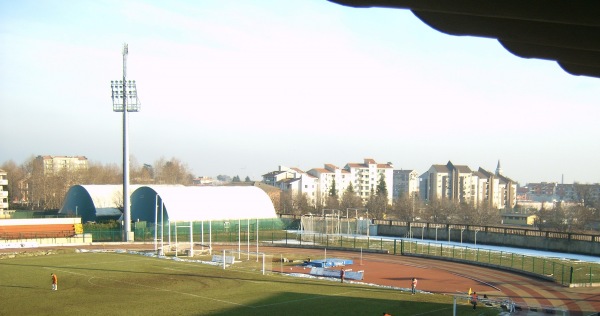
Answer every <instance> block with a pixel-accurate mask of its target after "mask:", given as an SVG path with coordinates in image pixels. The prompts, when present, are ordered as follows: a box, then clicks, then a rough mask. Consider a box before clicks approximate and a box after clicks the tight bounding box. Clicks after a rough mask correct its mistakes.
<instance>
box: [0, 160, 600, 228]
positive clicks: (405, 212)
mask: <svg viewBox="0 0 600 316" xmlns="http://www.w3.org/2000/svg"><path fill="white" fill-rule="evenodd" d="M0 169H3V170H4V171H6V172H7V178H8V195H9V201H10V202H11V206H12V207H13V208H20V209H31V210H53V209H54V210H56V209H59V208H60V207H61V206H62V203H63V199H64V197H65V195H66V193H67V191H68V189H69V188H70V187H71V186H73V185H77V184H122V183H123V173H122V169H121V167H120V166H119V165H116V164H101V163H96V162H88V168H87V169H81V170H69V169H62V170H60V171H58V172H56V173H50V174H48V173H44V171H43V166H41V165H40V164H39V162H38V161H36V159H35V157H33V156H32V157H30V158H29V159H27V160H26V161H25V162H24V163H22V164H20V165H19V164H17V163H15V162H14V161H12V160H9V161H6V162H4V163H3V164H2V165H0ZM193 179H194V176H193V175H192V173H191V171H190V169H189V167H188V166H187V164H186V163H184V162H182V161H180V160H179V159H177V158H171V159H168V160H167V159H165V158H160V159H158V160H156V161H155V162H154V164H152V165H150V164H140V163H139V162H138V161H137V160H136V159H135V158H134V157H132V158H131V159H130V182H131V184H181V185H192V183H193ZM217 179H218V180H221V181H223V180H231V182H242V181H241V179H240V177H239V176H234V177H233V178H230V177H229V176H225V175H219V176H218V177H217ZM385 181H386V180H385V176H384V175H383V174H382V175H381V177H380V179H379V180H378V183H377V185H376V187H375V188H374V189H373V190H371V193H370V195H369V197H368V198H366V199H363V198H362V197H360V196H359V195H358V193H357V192H356V190H355V189H354V187H353V185H352V184H350V185H349V186H348V187H347V188H345V189H343V190H340V189H338V188H337V187H336V183H335V181H333V183H332V185H331V187H330V189H329V191H328V192H326V193H324V194H321V193H320V192H317V194H318V195H317V196H316V198H315V199H314V201H315V202H312V201H311V200H313V199H312V198H309V196H307V194H306V193H303V194H297V193H293V192H292V191H281V192H279V191H278V190H277V191H276V192H272V191H271V192H267V194H268V195H269V197H270V198H271V201H272V202H273V205H274V207H275V210H276V211H277V213H279V214H293V215H306V214H315V215H322V214H329V213H331V212H333V211H334V210H336V211H342V214H343V211H348V210H352V211H355V212H356V213H358V212H360V213H361V216H365V215H366V214H365V213H366V212H368V216H369V218H374V219H390V220H399V221H410V222H418V221H422V222H430V223H440V224H467V225H482V226H486V225H488V226H494V225H499V224H502V217H501V210H498V209H496V208H493V207H491V206H488V205H480V206H473V205H471V204H464V203H456V202H454V201H451V200H446V199H442V200H430V201H423V200H421V199H420V197H419V196H418V194H413V195H408V194H404V195H401V196H399V197H397V198H395V199H393V200H392V201H389V200H388V198H387V196H388V192H387V189H386V188H387V186H386V182H385ZM244 182H251V180H250V178H249V177H246V178H245V180H244ZM592 187H593V185H585V184H575V191H576V193H577V194H578V196H580V197H581V200H582V203H579V204H575V205H566V204H563V203H556V205H554V207H552V208H544V207H542V209H540V210H534V211H532V213H533V214H535V215H536V216H537V221H536V223H535V225H536V227H539V228H540V229H543V230H555V231H561V232H585V231H589V230H590V229H596V230H598V226H600V225H599V223H600V201H599V198H598V196H597V195H595V194H594V191H593V190H592ZM340 192H343V194H340ZM504 211H516V212H517V213H522V214H524V213H527V212H528V210H524V209H519V205H517V208H516V209H515V210H504Z"/></svg>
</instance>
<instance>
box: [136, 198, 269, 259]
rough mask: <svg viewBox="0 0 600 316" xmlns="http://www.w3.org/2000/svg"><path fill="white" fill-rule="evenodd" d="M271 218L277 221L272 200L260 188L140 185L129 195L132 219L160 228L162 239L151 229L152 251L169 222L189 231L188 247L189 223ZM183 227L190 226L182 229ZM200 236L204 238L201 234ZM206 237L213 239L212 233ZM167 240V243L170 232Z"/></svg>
mask: <svg viewBox="0 0 600 316" xmlns="http://www.w3.org/2000/svg"><path fill="white" fill-rule="evenodd" d="M273 218H277V214H276V213H275V209H274V207H273V203H272V202H271V199H270V198H269V196H268V195H267V194H266V193H265V192H264V191H263V190H262V189H260V188H257V187H252V186H199V187H164V186H142V187H139V188H138V189H136V190H135V191H133V193H132V195H131V219H132V220H133V221H146V222H149V223H154V225H155V227H158V226H160V227H161V229H160V232H161V236H158V235H157V231H158V229H155V230H154V231H155V239H154V240H155V248H156V247H157V241H158V240H160V242H161V245H162V243H163V241H164V236H163V234H164V229H162V227H164V224H165V223H168V227H169V229H170V227H171V225H170V224H171V223H174V224H175V229H177V227H188V228H189V229H190V247H192V245H193V240H192V238H193V233H192V232H191V229H192V222H205V221H208V222H209V223H211V222H212V221H215V220H228V221H238V222H239V221H242V220H245V221H248V222H249V221H250V220H256V221H257V222H258V220H260V219H273ZM184 224H188V225H189V226H183V225H184ZM202 227H204V226H202ZM209 227H211V226H209ZM238 227H240V225H238ZM257 228H258V225H257ZM238 235H239V234H238ZM257 235H258V229H257ZM175 236H177V234H175ZM202 236H203V237H204V234H202ZM209 236H210V238H211V239H212V234H209ZM168 237H169V241H170V240H171V232H170V230H169V232H168ZM238 240H239V239H238ZM202 242H203V241H202ZM209 244H212V240H209ZM248 244H249V241H248ZM210 246H212V245H210ZM238 247H239V245H238ZM161 249H162V247H161ZM190 250H191V252H190V253H191V254H193V248H191V249H190ZM257 252H258V240H257Z"/></svg>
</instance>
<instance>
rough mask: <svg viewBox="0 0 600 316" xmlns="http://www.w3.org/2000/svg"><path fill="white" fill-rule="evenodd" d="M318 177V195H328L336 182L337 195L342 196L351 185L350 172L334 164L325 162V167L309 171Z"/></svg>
mask: <svg viewBox="0 0 600 316" xmlns="http://www.w3.org/2000/svg"><path fill="white" fill-rule="evenodd" d="M307 173H308V174H310V175H311V176H313V177H315V178H316V180H315V181H316V183H317V191H318V193H317V196H318V197H319V198H320V197H325V196H328V195H329V194H330V192H331V189H332V188H333V184H334V183H335V191H336V192H335V195H336V196H339V197H341V196H342V195H343V194H344V192H345V191H346V189H347V188H348V185H350V172H349V171H348V170H345V169H341V168H339V167H337V166H335V165H332V164H325V166H324V168H313V169H310V170H308V171H307Z"/></svg>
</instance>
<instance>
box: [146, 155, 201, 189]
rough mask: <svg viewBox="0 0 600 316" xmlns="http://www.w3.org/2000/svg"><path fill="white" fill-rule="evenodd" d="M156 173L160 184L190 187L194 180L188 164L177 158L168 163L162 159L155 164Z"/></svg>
mask: <svg viewBox="0 0 600 316" xmlns="http://www.w3.org/2000/svg"><path fill="white" fill-rule="evenodd" d="M154 172H155V177H156V180H157V181H156V182H157V183H158V184H183V185H190V184H192V180H193V178H194V176H193V175H192V174H191V172H190V170H189V168H188V167H187V164H185V163H182V162H181V161H180V160H179V159H177V158H171V160H168V161H167V160H165V159H164V158H160V159H159V160H157V161H156V162H155V163H154Z"/></svg>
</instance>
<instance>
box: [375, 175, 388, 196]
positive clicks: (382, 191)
mask: <svg viewBox="0 0 600 316" xmlns="http://www.w3.org/2000/svg"><path fill="white" fill-rule="evenodd" d="M376 193H377V195H379V196H386V197H387V195H388V192H387V185H386V184H385V174H383V173H382V174H381V177H379V181H378V182H377V191H376Z"/></svg>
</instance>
